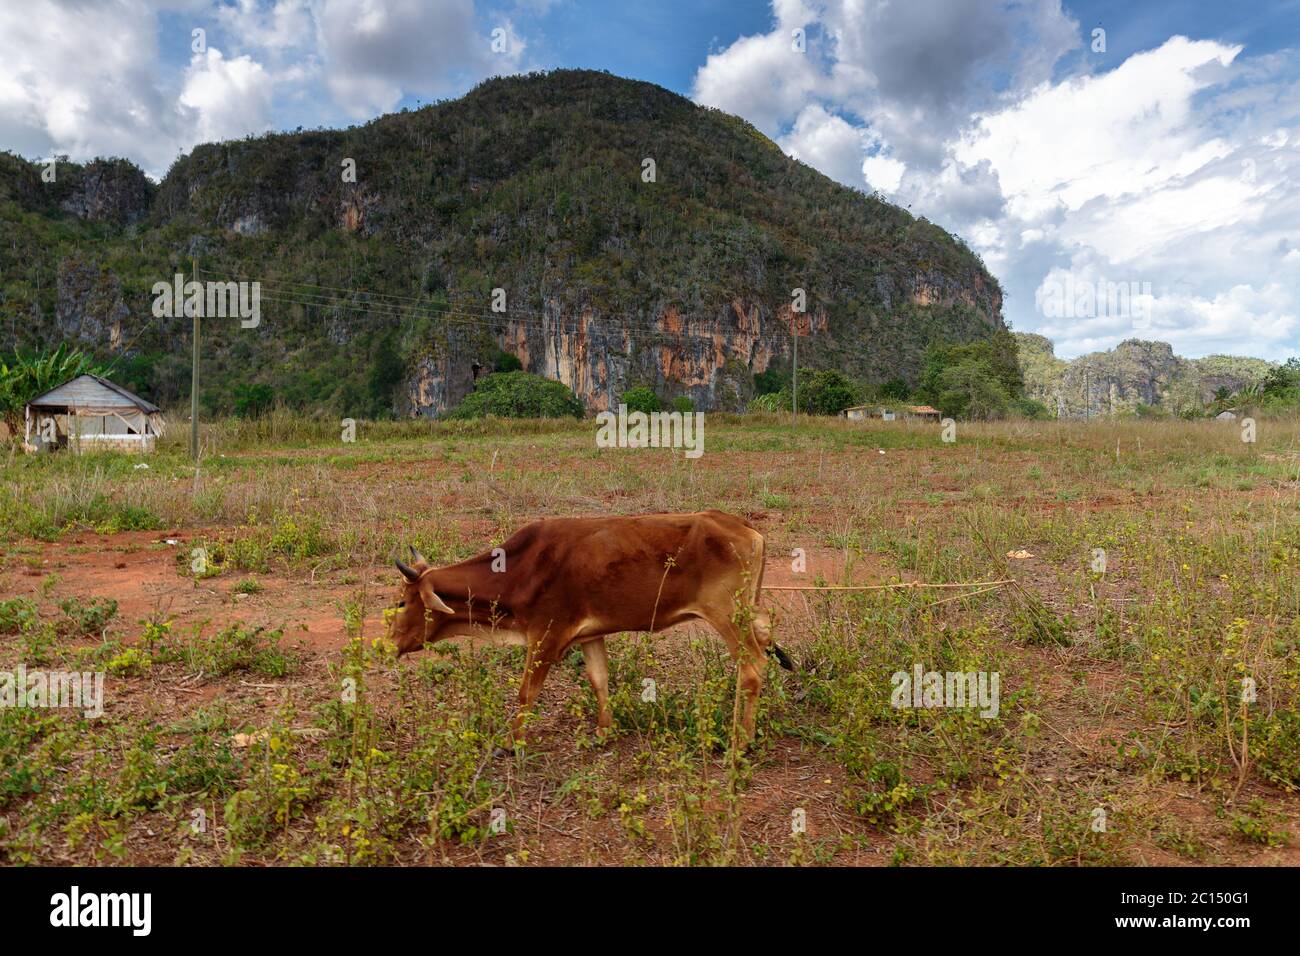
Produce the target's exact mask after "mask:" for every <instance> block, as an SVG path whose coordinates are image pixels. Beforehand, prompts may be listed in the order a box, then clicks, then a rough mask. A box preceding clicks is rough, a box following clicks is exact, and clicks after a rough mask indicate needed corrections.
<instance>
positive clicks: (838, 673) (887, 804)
mask: <svg viewBox="0 0 1300 956" xmlns="http://www.w3.org/2000/svg"><path fill="white" fill-rule="evenodd" d="M593 436H594V425H593V424H592V423H590V422H588V423H569V424H559V423H514V424H510V425H501V426H491V425H486V426H484V425H468V426H450V425H448V426H431V425H427V424H425V425H417V424H413V423H412V424H402V425H396V424H389V425H383V426H380V425H374V426H367V425H366V424H365V423H362V425H361V426H360V429H359V432H358V440H357V442H355V443H351V444H344V443H342V442H340V441H338V440H337V439H338V435H337V432H336V431H335V429H334V426H333V423H307V422H295V421H293V420H291V419H289V418H287V417H284V416H277V417H276V418H274V419H273V420H270V421H267V422H264V423H262V424H260V425H257V426H253V425H248V424H240V423H225V424H221V425H216V426H212V427H211V428H210V429H209V430H208V432H207V433H206V434H205V451H206V454H205V459H204V461H203V464H202V467H201V468H200V469H199V471H198V473H197V475H196V473H195V469H194V467H193V465H192V463H190V462H189V461H188V460H187V459H186V457H185V456H184V454H183V453H182V450H181V449H180V448H179V447H178V446H177V444H176V442H178V441H179V440H181V437H182V436H173V440H172V444H170V445H168V446H166V447H164V448H163V450H162V451H161V452H160V453H159V454H157V455H155V456H152V457H149V458H146V459H133V458H129V457H126V456H118V455H102V456H87V457H82V458H77V457H73V456H64V457H45V458H42V459H39V460H37V459H24V458H21V457H12V456H11V457H9V458H8V460H6V461H5V462H4V478H3V489H2V490H0V541H2V544H0V547H2V548H3V566H2V567H0V598H2V599H3V603H2V604H0V672H16V671H17V668H18V667H19V665H22V666H23V667H24V668H26V670H27V671H29V672H34V671H45V672H57V671H78V672H102V673H104V674H105V683H104V706H103V711H104V712H103V715H102V716H98V717H89V718H88V717H85V716H84V715H83V714H82V713H80V712H79V711H77V710H74V709H71V708H45V709H36V708H31V707H22V706H6V707H4V708H2V709H0V855H2V856H3V858H4V859H5V860H7V861H8V862H9V863H92V862H94V863H122V864H142V863H161V864H170V863H177V862H179V863H191V864H223V863H224V864H248V865H261V864H292V863H307V864H335V863H337V864H371V863H400V864H417V863H434V864H438V863H454V864H473V863H489V864H504V865H537V864H652V865H659V864H711V863H732V864H743V865H786V864H797V865H807V864H834V865H889V864H908V865H925V864H1032V865H1096V864H1154V863H1160V864H1183V863H1187V864H1194V863H1208V864H1223V865H1278V864H1289V865H1295V864H1297V863H1300V851H1297V848H1296V846H1295V840H1294V836H1295V835H1296V834H1297V833H1300V829H1298V828H1297V824H1298V823H1300V803H1298V802H1297V799H1296V791H1297V787H1300V715H1298V714H1297V710H1296V704H1297V700H1298V699H1300V653H1297V652H1298V650H1300V624H1298V623H1297V621H1298V618H1300V603H1298V602H1300V583H1298V581H1297V568H1298V567H1300V511H1298V508H1297V506H1298V503H1300V425H1297V423H1295V422H1287V421H1269V420H1262V421H1260V422H1259V427H1258V440H1257V442H1255V443H1254V444H1245V443H1243V442H1241V441H1240V437H1239V431H1238V428H1237V426H1236V425H1225V424H1223V423H1217V422H1196V423H1143V422H1132V423H1102V422H1094V423H1091V424H1088V425H1085V424H1082V423H1078V424H1068V423H1067V424H1057V423H1055V422H1050V423H1019V424H1016V423H1004V424H996V425H959V426H958V435H957V441H956V442H955V443H952V444H947V443H944V442H942V441H940V437H939V429H938V427H937V426H934V427H930V426H921V425H909V424H904V423H901V422H891V423H883V422H873V423H869V424H853V425H850V424H848V423H843V422H834V421H817V420H809V421H806V422H804V423H802V424H801V425H800V426H799V427H798V428H797V429H795V428H792V427H791V426H790V424H789V423H788V422H787V421H782V420H778V419H769V420H764V419H757V420H756V419H752V418H751V419H740V418H727V417H724V416H709V419H708V421H707V431H706V443H705V454H704V455H703V457H701V458H699V459H698V460H694V461H692V460H688V459H686V458H685V457H684V456H683V455H682V454H681V452H680V451H672V450H669V449H597V448H596V447H595V444H594V438H593ZM142 464H147V465H148V467H147V468H142V467H140V465H142ZM708 507H716V508H722V509H724V510H728V511H731V512H734V513H737V514H740V515H742V516H743V517H745V518H746V519H748V520H749V521H750V522H752V523H753V524H754V525H755V526H756V527H758V528H759V529H760V530H761V531H762V532H763V534H764V535H765V537H766V540H767V548H768V565H767V571H766V577H765V584H766V585H767V586H768V587H773V586H781V585H810V584H850V583H851V584H886V583H898V582H908V581H917V582H927V583H953V582H963V583H964V582H979V581H994V580H1001V579H1005V578H1010V579H1014V583H1013V584H1008V585H1002V586H998V587H994V588H988V589H980V588H975V589H972V590H974V591H976V592H978V593H974V594H970V595H966V592H965V591H964V590H962V589H946V590H939V589H922V588H900V589H879V590H871V591H856V592H807V591H802V592H796V591H778V590H769V591H767V592H766V593H765V597H764V604H765V606H766V607H768V608H769V609H771V610H772V611H773V612H774V613H775V616H776V619H777V629H776V639H777V641H778V643H779V644H781V645H782V646H783V647H784V648H786V649H787V650H788V651H789V653H790V655H791V657H793V658H794V660H795V663H796V665H797V670H796V671H795V672H794V673H787V672H785V671H782V670H780V669H778V668H775V667H773V668H769V670H768V674H769V682H768V685H767V687H766V688H765V690H764V694H763V700H762V707H761V711H760V719H759V739H758V742H757V744H756V746H755V747H754V748H753V749H752V750H751V751H750V752H749V753H747V754H737V753H735V752H734V750H733V749H732V748H730V747H729V746H728V741H729V740H730V735H731V732H732V714H733V702H734V668H733V667H732V664H731V662H730V660H729V659H728V658H727V657H726V655H725V651H724V649H723V646H722V643H721V641H720V640H718V639H717V638H716V637H715V636H714V635H713V634H712V632H710V631H709V630H708V629H707V628H705V627H704V626H703V625H700V626H683V627H679V628H677V629H674V630H672V631H669V632H667V633H663V634H659V635H654V636H651V635H646V634H627V635H621V636H619V637H615V638H611V639H610V640H609V642H608V643H609V648H610V654H611V668H612V675H611V692H612V694H613V695H614V701H613V705H614V717H615V728H616V734H615V736H614V738H613V739H612V740H608V741H600V740H598V739H597V738H596V735H595V701H594V697H593V695H592V693H591V692H590V690H589V689H588V687H587V683H586V680H585V679H584V677H583V674H582V669H581V657H580V655H577V654H576V653H575V655H574V658H573V659H572V660H570V661H566V662H565V663H564V665H563V666H559V667H556V668H555V669H554V670H553V671H552V672H551V675H550V678H549V680H548V681H547V683H546V686H545V689H544V690H543V693H542V697H541V700H540V702H539V706H538V708H537V713H536V717H535V719H534V720H533V721H532V723H531V724H530V727H529V732H528V746H527V748H526V749H524V750H522V751H520V752H518V753H516V754H514V755H506V756H495V757H494V755H493V754H494V750H495V749H496V747H497V746H498V745H499V744H500V743H501V742H502V740H503V738H504V733H505V730H506V728H507V726H508V723H509V721H510V719H511V717H512V716H513V704H514V700H515V695H516V692H517V687H518V678H519V674H520V672H521V669H522V651H520V650H511V649H494V648H484V649H477V650H476V649H471V648H460V649H457V648H454V647H450V646H448V645H440V646H439V649H438V650H437V651H433V650H429V651H425V652H423V653H421V654H417V655H413V656H410V657H406V658H404V659H403V660H402V661H401V662H400V663H399V662H397V661H395V659H394V657H393V653H392V648H391V646H389V645H388V644H387V642H386V641H385V640H384V635H385V626H384V620H383V610H384V608H385V607H386V606H387V605H388V604H391V603H392V600H393V598H394V596H395V594H396V590H397V583H398V580H399V576H398V575H397V572H396V571H395V570H394V569H393V567H392V564H391V558H392V557H394V556H397V555H398V554H399V553H401V550H402V549H403V548H404V547H405V546H406V545H407V544H414V545H416V546H417V547H419V549H420V550H421V551H423V552H424V554H425V555H427V556H428V558H429V559H430V560H431V561H433V562H435V563H443V562H450V561H453V560H458V559H460V558H463V557H465V556H468V555H470V554H474V553H477V552H479V551H482V550H485V549H487V548H489V547H492V546H493V545H495V544H498V543H500V542H501V541H502V540H504V539H505V538H506V537H507V536H508V535H509V534H510V532H511V531H513V530H514V529H516V528H517V527H518V526H520V525H521V524H523V523H525V522H527V521H528V520H531V519H533V518H538V517H543V516H549V515H576V514H628V513H636V512H643V511H661V510H672V511H677V510H682V511H691V510H698V509H702V508H708ZM796 549H798V550H799V551H800V552H801V553H802V556H803V564H802V565H800V563H799V560H798V559H797V558H796V556H795V552H796ZM1098 549H1100V550H1101V551H1104V560H1105V569H1104V571H1102V570H1099V568H1100V565H1099V564H1098V561H1099V557H1100V555H1099V552H1098ZM685 570H686V569H683V571H685ZM916 664H920V665H922V667H923V669H924V670H925V671H938V672H941V673H947V672H961V673H963V674H966V673H970V674H976V673H979V674H984V675H991V674H996V675H997V676H998V678H999V681H1000V683H999V694H1000V697H999V700H998V708H997V709H998V713H997V716H996V717H986V716H981V714H980V711H979V708H970V707H934V708H925V707H922V708H916V707H897V706H894V704H895V703H896V701H894V700H893V699H892V692H893V689H894V688H893V683H892V675H894V674H895V673H897V672H908V673H911V672H912V669H913V667H914V665H916ZM647 679H648V680H651V681H653V682H654V683H653V687H654V690H655V693H654V695H653V698H654V699H653V700H647V699H645V696H646V687H647V684H646V681H647ZM1248 691H1253V693H1250V692H1248Z"/></svg>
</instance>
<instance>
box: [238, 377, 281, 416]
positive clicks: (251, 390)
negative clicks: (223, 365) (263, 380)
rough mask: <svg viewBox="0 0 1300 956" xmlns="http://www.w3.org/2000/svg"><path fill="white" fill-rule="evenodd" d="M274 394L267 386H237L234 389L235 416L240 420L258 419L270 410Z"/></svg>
mask: <svg viewBox="0 0 1300 956" xmlns="http://www.w3.org/2000/svg"><path fill="white" fill-rule="evenodd" d="M274 400H275V393H274V392H272V391H271V386H269V385H262V384H260V383H259V384H256V385H239V386H237V387H236V388H235V414H236V415H238V416H239V417H240V418H259V417H260V416H262V415H263V414H265V413H266V412H267V411H269V410H270V408H271V403H272V402H273V401H274Z"/></svg>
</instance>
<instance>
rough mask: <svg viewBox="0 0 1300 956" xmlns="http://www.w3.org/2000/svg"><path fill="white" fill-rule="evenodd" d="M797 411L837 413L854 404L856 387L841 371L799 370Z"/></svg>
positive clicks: (817, 413) (857, 394)
mask: <svg viewBox="0 0 1300 956" xmlns="http://www.w3.org/2000/svg"><path fill="white" fill-rule="evenodd" d="M800 372H801V376H800V381H799V411H801V412H806V413H808V414H809V415H838V414H839V413H840V412H842V411H844V409H846V408H848V407H849V406H851V405H856V404H857V402H858V397H859V390H858V387H857V386H856V385H855V384H854V383H853V382H852V381H850V380H849V378H848V377H847V376H846V375H844V374H843V373H842V372H837V371H835V370H834V369H827V370H825V371H821V372H812V371H806V370H802V369H801V370H800Z"/></svg>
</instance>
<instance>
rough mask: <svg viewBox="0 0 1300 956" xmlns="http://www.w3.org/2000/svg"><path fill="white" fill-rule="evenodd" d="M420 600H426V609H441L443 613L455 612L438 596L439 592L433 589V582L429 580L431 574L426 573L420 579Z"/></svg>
mask: <svg viewBox="0 0 1300 956" xmlns="http://www.w3.org/2000/svg"><path fill="white" fill-rule="evenodd" d="M420 600H422V601H424V609H425V610H426V611H441V612H442V613H443V614H455V613H456V612H455V611H453V610H452V609H451V608H449V607H447V603H446V602H445V601H443V599H442V598H440V597H438V593H437V592H436V591H434V589H433V582H432V581H431V580H429V575H427V574H426V575H424V576H423V577H422V578H421V579H420Z"/></svg>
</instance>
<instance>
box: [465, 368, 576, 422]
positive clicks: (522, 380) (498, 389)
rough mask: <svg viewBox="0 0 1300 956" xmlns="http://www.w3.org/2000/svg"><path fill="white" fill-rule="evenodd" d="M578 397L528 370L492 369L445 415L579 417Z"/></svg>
mask: <svg viewBox="0 0 1300 956" xmlns="http://www.w3.org/2000/svg"><path fill="white" fill-rule="evenodd" d="M582 413H583V405H582V402H581V400H580V399H579V398H578V396H576V395H574V394H573V391H572V390H571V389H570V388H569V387H568V386H567V385H564V384H563V383H561V382H555V381H552V380H550V379H546V378H542V377H541V376H540V375H530V374H528V373H527V372H494V373H492V374H491V375H487V376H485V377H483V378H481V379H479V381H478V384H477V385H476V386H475V387H474V391H473V392H471V393H470V394H469V395H467V396H465V400H464V401H463V402H461V403H460V405H458V406H457V407H456V408H454V409H453V410H452V411H450V412H448V413H447V414H446V416H445V417H447V418H483V417H484V416H486V415H497V416H499V417H501V418H565V417H572V418H581V417H582Z"/></svg>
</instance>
